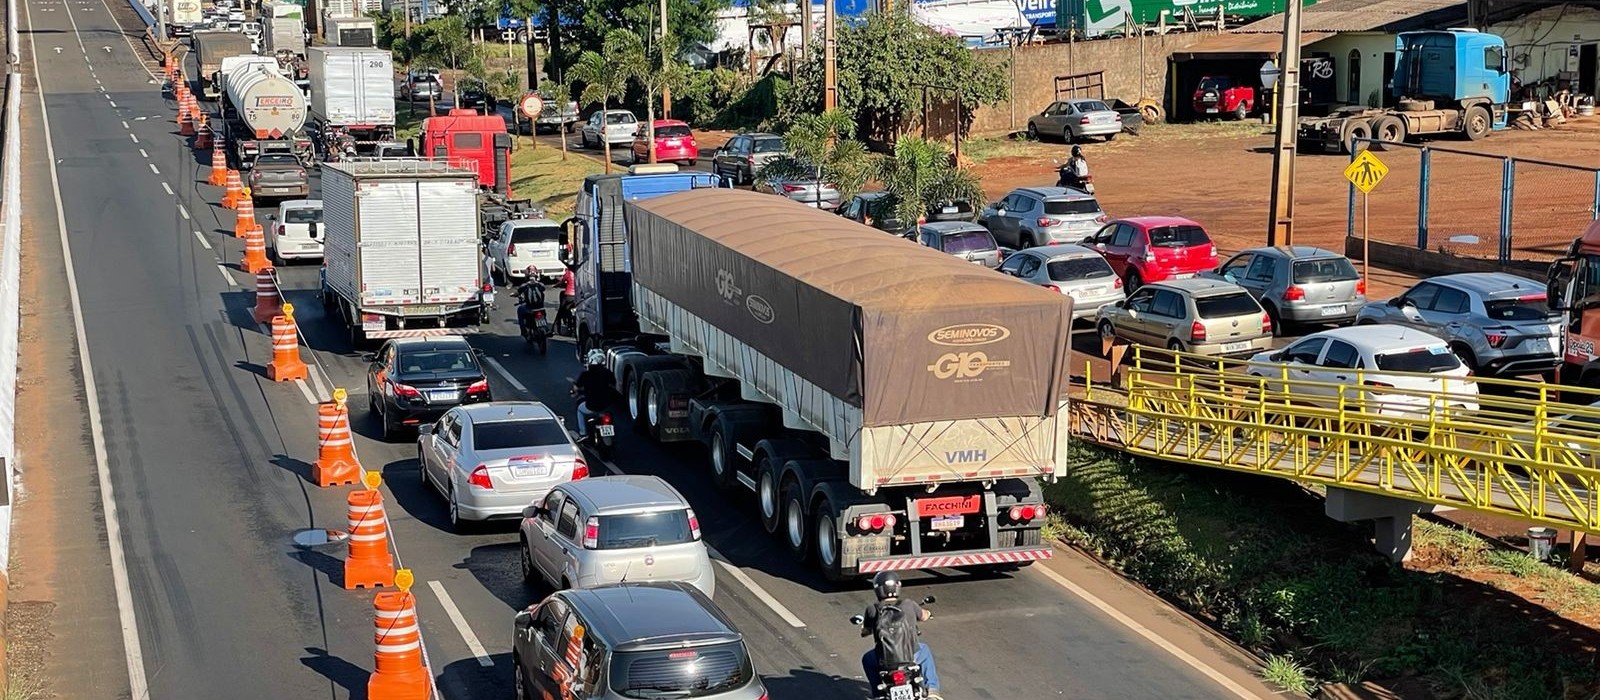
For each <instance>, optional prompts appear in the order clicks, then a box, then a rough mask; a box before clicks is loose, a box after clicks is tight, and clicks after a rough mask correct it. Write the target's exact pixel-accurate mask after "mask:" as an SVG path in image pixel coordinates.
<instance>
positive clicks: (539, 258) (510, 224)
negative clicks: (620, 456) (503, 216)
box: [489, 219, 567, 281]
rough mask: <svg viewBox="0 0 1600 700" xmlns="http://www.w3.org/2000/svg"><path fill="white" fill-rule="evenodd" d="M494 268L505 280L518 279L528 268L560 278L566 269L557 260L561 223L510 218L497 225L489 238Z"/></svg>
mask: <svg viewBox="0 0 1600 700" xmlns="http://www.w3.org/2000/svg"><path fill="white" fill-rule="evenodd" d="M489 254H490V259H491V260H492V261H493V264H494V268H495V271H498V272H499V273H500V274H501V275H502V276H503V279H506V280H507V281H512V280H521V279H523V278H525V277H526V276H527V275H526V274H525V271H526V270H527V269H528V268H529V267H534V268H537V269H538V271H539V276H540V277H543V278H545V279H560V278H561V275H562V273H564V272H566V270H567V268H566V266H565V265H563V264H562V263H561V224H558V223H556V222H555V221H552V220H550V219H513V220H511V221H507V222H505V223H504V224H501V225H500V232H499V235H497V236H495V237H494V239H493V240H491V241H489Z"/></svg>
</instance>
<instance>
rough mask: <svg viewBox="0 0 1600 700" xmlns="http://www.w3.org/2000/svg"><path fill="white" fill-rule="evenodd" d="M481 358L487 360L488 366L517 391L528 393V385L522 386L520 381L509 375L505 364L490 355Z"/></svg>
mask: <svg viewBox="0 0 1600 700" xmlns="http://www.w3.org/2000/svg"><path fill="white" fill-rule="evenodd" d="M483 359H485V360H487V361H488V362H489V368H490V369H493V370H494V371H495V374H498V375H500V378H501V379H504V380H506V382H507V383H509V384H510V385H511V386H512V387H513V388H515V389H516V390H517V391H520V392H522V393H524V394H526V393H528V387H525V386H523V385H522V382H519V381H517V378H516V377H513V376H511V373H510V372H507V371H506V368H505V366H503V365H501V364H500V361H499V360H496V359H494V358H492V357H485V358H483Z"/></svg>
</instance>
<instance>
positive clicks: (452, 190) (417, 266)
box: [322, 159, 484, 344]
mask: <svg viewBox="0 0 1600 700" xmlns="http://www.w3.org/2000/svg"><path fill="white" fill-rule="evenodd" d="M477 211H478V176H477V173H476V172H475V171H473V170H471V169H468V168H461V167H457V166H452V165H450V164H448V163H445V162H442V161H431V160H422V159H412V160H385V161H349V162H342V163H327V164H324V165H323V166H322V222H323V224H322V228H323V231H324V234H323V257H324V267H323V279H322V299H323V303H324V304H326V305H327V306H328V308H329V310H330V311H335V312H337V313H338V315H339V318H341V319H342V320H343V322H344V324H345V326H346V327H347V328H349V331H350V339H351V342H352V343H356V344H359V343H362V342H364V341H367V340H376V339H382V338H401V337H415V336H430V335H457V334H462V333H465V332H467V330H470V329H471V328H472V327H474V326H475V325H476V324H477V323H479V322H480V321H481V320H482V318H481V316H482V314H483V311H484V309H483V304H482V297H481V296H480V290H481V288H482V284H483V276H482V271H481V267H482V265H481V262H482V257H481V254H480V253H479V249H478V239H479V230H478V229H479V224H478V217H477Z"/></svg>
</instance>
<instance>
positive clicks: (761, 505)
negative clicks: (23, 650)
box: [756, 455, 783, 535]
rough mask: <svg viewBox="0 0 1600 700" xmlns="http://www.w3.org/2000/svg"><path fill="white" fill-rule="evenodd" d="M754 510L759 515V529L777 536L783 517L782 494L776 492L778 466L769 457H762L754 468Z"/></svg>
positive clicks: (778, 491)
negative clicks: (755, 509)
mask: <svg viewBox="0 0 1600 700" xmlns="http://www.w3.org/2000/svg"><path fill="white" fill-rule="evenodd" d="M756 508H757V509H758V511H759V512H760V514H761V527H763V528H766V530H767V534H769V535H775V534H778V525H779V521H781V520H782V517H781V516H782V515H783V492H782V491H780V490H778V465H776V464H773V463H772V456H771V455H764V456H763V457H762V458H761V463H760V464H759V465H758V466H757V468H756Z"/></svg>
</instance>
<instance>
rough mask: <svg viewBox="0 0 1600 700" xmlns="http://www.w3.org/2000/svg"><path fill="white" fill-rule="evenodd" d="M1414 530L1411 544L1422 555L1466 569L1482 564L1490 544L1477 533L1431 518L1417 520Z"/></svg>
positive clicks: (1412, 530)
mask: <svg viewBox="0 0 1600 700" xmlns="http://www.w3.org/2000/svg"><path fill="white" fill-rule="evenodd" d="M1414 522H1415V524H1414V526H1413V527H1412V529H1411V544H1412V548H1413V550H1414V551H1415V552H1416V553H1417V554H1419V555H1432V556H1434V557H1437V558H1438V559H1439V560H1440V561H1441V562H1443V563H1445V564H1447V565H1450V566H1457V567H1462V568H1472V567H1477V566H1482V565H1483V563H1484V557H1485V555H1486V554H1487V553H1488V551H1489V543H1488V542H1485V541H1484V540H1483V538H1481V537H1478V536H1477V534H1475V533H1472V532H1469V531H1467V530H1463V529H1461V528H1459V527H1450V526H1448V525H1442V524H1440V523H1436V522H1433V521H1431V520H1420V519H1419V520H1416V521H1414Z"/></svg>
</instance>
